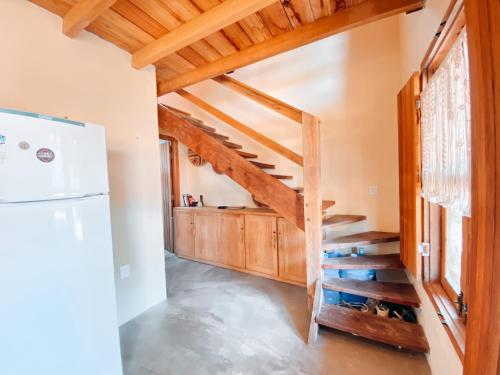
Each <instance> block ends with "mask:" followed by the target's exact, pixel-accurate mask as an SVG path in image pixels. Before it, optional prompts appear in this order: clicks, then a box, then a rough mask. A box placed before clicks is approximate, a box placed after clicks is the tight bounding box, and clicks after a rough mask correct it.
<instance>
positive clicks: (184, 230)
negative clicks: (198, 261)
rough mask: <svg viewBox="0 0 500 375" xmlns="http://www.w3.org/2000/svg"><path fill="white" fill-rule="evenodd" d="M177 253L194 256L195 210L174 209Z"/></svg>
mask: <svg viewBox="0 0 500 375" xmlns="http://www.w3.org/2000/svg"><path fill="white" fill-rule="evenodd" d="M174 220H175V221H174V226H175V243H174V247H175V253H176V254H177V255H180V256H185V257H189V258H193V257H194V224H193V212H191V211H180V210H174Z"/></svg>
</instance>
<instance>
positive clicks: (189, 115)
mask: <svg viewBox="0 0 500 375" xmlns="http://www.w3.org/2000/svg"><path fill="white" fill-rule="evenodd" d="M162 105H163V106H165V107H167V108H168V109H169V110H171V111H172V112H175V113H176V114H177V115H181V116H187V117H191V113H189V112H186V111H183V110H181V109H178V108H175V107H171V106H169V105H166V104H162Z"/></svg>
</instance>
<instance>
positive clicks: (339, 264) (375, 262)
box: [321, 254, 403, 270]
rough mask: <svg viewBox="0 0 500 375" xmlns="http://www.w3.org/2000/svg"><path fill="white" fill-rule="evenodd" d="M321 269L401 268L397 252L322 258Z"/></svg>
mask: <svg viewBox="0 0 500 375" xmlns="http://www.w3.org/2000/svg"><path fill="white" fill-rule="evenodd" d="M321 268H323V269H333V270H387V269H398V268H403V263H401V259H400V258H399V254H384V255H365V256H357V257H338V258H328V259H323V262H322V264H321Z"/></svg>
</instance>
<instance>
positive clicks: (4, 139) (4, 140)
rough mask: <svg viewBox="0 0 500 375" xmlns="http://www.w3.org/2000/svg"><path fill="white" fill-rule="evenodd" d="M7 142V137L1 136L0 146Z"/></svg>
mask: <svg viewBox="0 0 500 375" xmlns="http://www.w3.org/2000/svg"><path fill="white" fill-rule="evenodd" d="M6 141H7V137H6V136H5V135H2V134H0V145H4V144H5V142H6Z"/></svg>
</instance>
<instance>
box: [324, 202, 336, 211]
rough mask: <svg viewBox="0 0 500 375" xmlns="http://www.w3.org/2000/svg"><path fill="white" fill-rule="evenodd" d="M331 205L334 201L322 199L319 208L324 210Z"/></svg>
mask: <svg viewBox="0 0 500 375" xmlns="http://www.w3.org/2000/svg"><path fill="white" fill-rule="evenodd" d="M333 205H335V201H323V204H322V206H321V209H322V211H324V210H326V209H328V208H330V207H332V206H333Z"/></svg>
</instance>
